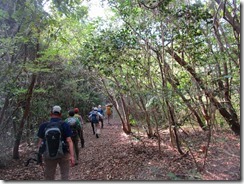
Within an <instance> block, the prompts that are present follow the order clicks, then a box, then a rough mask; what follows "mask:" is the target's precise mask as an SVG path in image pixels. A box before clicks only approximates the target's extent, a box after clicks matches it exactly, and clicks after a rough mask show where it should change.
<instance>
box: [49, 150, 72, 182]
mask: <svg viewBox="0 0 244 184" xmlns="http://www.w3.org/2000/svg"><path fill="white" fill-rule="evenodd" d="M69 158H70V154H69V153H66V154H65V155H64V157H62V158H58V159H54V160H52V159H45V158H44V162H45V170H44V177H45V180H55V174H56V168H57V165H59V167H60V174H61V180H69V168H70V160H69Z"/></svg>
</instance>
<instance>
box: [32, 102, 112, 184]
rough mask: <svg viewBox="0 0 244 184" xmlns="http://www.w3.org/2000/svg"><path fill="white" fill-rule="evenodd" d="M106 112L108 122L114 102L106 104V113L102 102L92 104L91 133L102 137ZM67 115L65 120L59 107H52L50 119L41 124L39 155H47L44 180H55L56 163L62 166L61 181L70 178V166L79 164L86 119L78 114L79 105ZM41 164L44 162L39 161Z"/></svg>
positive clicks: (89, 116)
mask: <svg viewBox="0 0 244 184" xmlns="http://www.w3.org/2000/svg"><path fill="white" fill-rule="evenodd" d="M105 113H106V115H107V120H108V125H111V123H110V122H109V120H110V118H111V115H112V105H110V104H108V105H106V110H105V112H104V110H103V108H102V106H101V105H98V107H93V108H92V111H91V112H90V113H89V115H88V118H89V121H90V123H91V127H92V132H93V134H94V135H95V136H96V138H99V136H100V134H101V129H103V127H104V118H105ZM68 114H69V115H68V117H67V118H66V119H65V120H62V113H61V107H60V106H57V105H55V106H53V108H52V111H51V115H50V120H49V121H48V122H44V123H42V124H41V125H40V127H39V130H38V133H37V136H38V138H39V141H38V158H42V157H43V158H44V177H45V180H55V173H56V168H57V165H59V168H60V174H61V180H68V179H69V170H70V166H71V167H73V166H74V165H78V162H79V140H80V145H81V148H84V147H85V140H84V135H83V131H84V130H83V127H84V123H85V122H84V121H83V118H82V117H81V115H80V114H79V108H74V109H71V110H69V112H68ZM40 163H41V164H42V161H41V162H40Z"/></svg>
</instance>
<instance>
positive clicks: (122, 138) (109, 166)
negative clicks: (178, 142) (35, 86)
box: [0, 119, 241, 181]
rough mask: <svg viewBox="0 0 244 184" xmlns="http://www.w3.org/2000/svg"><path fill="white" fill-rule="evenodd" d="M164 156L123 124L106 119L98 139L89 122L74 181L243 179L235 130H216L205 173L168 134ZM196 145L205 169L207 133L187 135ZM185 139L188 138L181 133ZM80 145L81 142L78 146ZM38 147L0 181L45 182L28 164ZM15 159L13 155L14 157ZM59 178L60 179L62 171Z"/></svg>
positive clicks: (27, 149)
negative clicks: (123, 128)
mask: <svg viewBox="0 0 244 184" xmlns="http://www.w3.org/2000/svg"><path fill="white" fill-rule="evenodd" d="M160 134H161V139H162V140H161V153H160V154H159V151H158V145H157V139H148V138H144V139H143V142H141V141H138V140H137V139H135V138H133V137H132V136H128V135H126V134H125V133H124V132H123V130H122V127H121V123H120V121H116V120H115V119H114V120H112V125H111V126H109V125H108V124H107V120H106V119H105V121H104V128H103V129H102V131H101V136H100V137H99V138H96V137H95V135H93V133H92V128H91V124H90V123H86V124H85V125H84V139H85V148H80V154H79V155H80V161H79V164H78V165H76V166H74V167H72V168H71V171H70V180H74V181H75V180H76V181H77V180H83V181H91V180H103V181H107V180H116V181H118V180H120V181H124V180H147V181H148V180H161V181H165V180H192V179H193V180H240V178H241V170H240V168H241V162H240V158H241V153H240V137H239V136H235V135H234V134H233V133H232V132H231V131H223V130H220V131H218V132H214V134H213V136H212V140H211V143H210V147H209V151H208V157H207V163H206V167H205V170H204V171H203V172H201V173H198V172H197V171H196V164H195V163H194V160H193V158H192V155H188V156H186V157H182V156H181V155H180V154H179V153H178V151H177V149H175V148H172V146H171V143H170V137H169V132H168V131H162V132H161V133H160ZM188 134H189V135H188V136H187V137H185V140H186V139H188V141H190V142H191V143H192V145H193V147H191V150H192V152H193V154H194V157H195V159H196V161H197V162H198V164H199V165H200V166H201V165H202V163H203V160H204V154H203V153H201V152H199V151H198V150H199V149H200V148H201V146H202V145H204V144H206V140H207V136H208V133H207V132H203V131H195V132H188ZM181 136H183V134H181ZM79 145H80V144H79ZM35 148H36V145H34V144H33V145H32V146H27V144H23V145H21V146H20V155H21V158H20V159H19V160H12V159H11V158H10V159H9V162H8V164H7V166H5V167H2V168H0V179H1V180H18V181H23V180H32V181H33V180H35V181H36V180H43V179H44V176H43V169H42V167H40V166H39V165H36V164H35V163H30V164H29V166H28V167H26V166H24V163H25V162H26V160H27V159H28V158H30V156H31V155H32V156H33V153H34V152H35ZM10 157H11V155H10ZM56 180H60V173H59V169H57V173H56Z"/></svg>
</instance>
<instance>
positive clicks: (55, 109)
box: [53, 105, 61, 113]
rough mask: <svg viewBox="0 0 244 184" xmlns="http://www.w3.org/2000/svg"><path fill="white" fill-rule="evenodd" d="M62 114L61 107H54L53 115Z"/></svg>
mask: <svg viewBox="0 0 244 184" xmlns="http://www.w3.org/2000/svg"><path fill="white" fill-rule="evenodd" d="M55 112H56V113H61V107H60V106H58V105H55V106H53V113H55Z"/></svg>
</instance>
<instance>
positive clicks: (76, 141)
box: [71, 135, 79, 163]
mask: <svg viewBox="0 0 244 184" xmlns="http://www.w3.org/2000/svg"><path fill="white" fill-rule="evenodd" d="M71 139H72V142H73V145H74V153H75V162H76V163H78V160H79V147H78V143H79V136H78V135H76V136H72V137H71Z"/></svg>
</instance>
